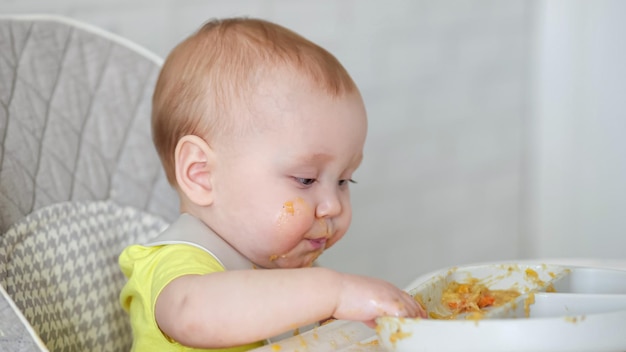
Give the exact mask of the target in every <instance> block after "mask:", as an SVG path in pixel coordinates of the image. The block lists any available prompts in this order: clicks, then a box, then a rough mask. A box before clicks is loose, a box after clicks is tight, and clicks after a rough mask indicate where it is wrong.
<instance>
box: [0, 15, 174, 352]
mask: <svg viewBox="0 0 626 352" xmlns="http://www.w3.org/2000/svg"><path fill="white" fill-rule="evenodd" d="M160 65H161V59H159V58H158V57H156V56H155V55H154V54H152V53H150V52H148V51H146V50H144V49H142V48H140V47H138V46H137V45H135V44H133V43H131V42H129V41H127V40H124V39H122V38H119V37H116V36H115V35H112V34H110V33H107V32H105V31H103V30H100V29H97V28H94V27H91V26H88V25H85V24H82V23H78V22H76V21H73V20H69V19H66V18H61V17H54V16H2V17H0V233H1V235H0V284H1V285H2V286H3V287H4V289H5V290H6V292H7V293H8V294H9V295H10V296H11V298H12V299H13V301H14V302H15V304H16V305H17V307H18V308H19V309H20V311H21V312H22V313H23V315H24V316H25V317H26V319H27V320H28V322H29V323H30V324H31V325H32V327H33V328H34V330H35V332H36V333H37V335H38V336H39V337H40V338H41V340H42V341H43V342H44V344H45V345H46V346H47V348H48V349H49V350H50V351H124V350H126V351H127V350H129V348H130V346H131V344H132V340H131V330H130V325H129V322H128V316H127V314H126V313H125V312H123V310H122V308H121V306H120V304H119V302H118V300H119V298H118V295H119V292H120V290H121V287H122V285H123V284H124V282H125V279H124V276H123V275H122V273H121V272H120V270H119V268H118V265H117V257H118V255H119V253H120V252H121V250H122V249H123V248H124V247H125V246H126V245H128V244H130V243H133V242H136V241H145V240H147V239H150V238H151V237H153V236H156V234H158V233H159V232H160V230H162V229H163V228H164V227H165V226H167V223H168V222H170V221H172V220H174V219H175V218H176V216H177V214H178V198H177V196H176V194H175V192H174V190H173V189H172V188H171V187H170V185H169V184H168V182H167V180H166V177H165V175H164V173H163V171H162V168H161V165H160V162H159V159H158V157H157V154H156V151H155V149H154V146H153V144H152V140H151V127H150V109H151V97H152V90H153V87H154V84H155V81H156V78H157V75H158V72H159V68H160Z"/></svg>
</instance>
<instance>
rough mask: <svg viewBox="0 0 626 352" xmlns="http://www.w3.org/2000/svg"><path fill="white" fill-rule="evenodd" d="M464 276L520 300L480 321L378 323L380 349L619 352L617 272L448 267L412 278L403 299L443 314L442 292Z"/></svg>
mask: <svg viewBox="0 0 626 352" xmlns="http://www.w3.org/2000/svg"><path fill="white" fill-rule="evenodd" d="M527 269H532V270H533V271H535V272H536V273H537V274H538V275H537V277H533V275H528V274H527V273H526V270H527ZM470 277H472V278H477V279H480V280H481V282H482V283H484V284H485V285H486V286H487V287H489V288H490V289H517V290H519V291H520V292H521V295H520V296H519V297H517V298H516V299H515V300H513V301H511V302H510V303H507V304H504V305H502V306H499V307H494V308H492V309H490V310H488V311H487V313H485V315H484V317H483V319H481V320H465V319H459V320H436V319H405V318H394V317H382V318H379V319H378V320H377V323H378V327H377V333H378V338H379V341H380V344H381V345H382V346H384V347H385V349H387V350H389V351H464V352H469V351H626V271H625V270H614V269H600V268H589V267H579V266H564V265H547V264H507V263H501V264H487V265H474V266H465V267H455V268H451V269H446V270H441V271H438V272H435V273H431V274H429V275H425V276H422V277H420V278H418V279H417V280H415V281H414V282H413V283H412V284H411V285H410V286H409V293H411V294H413V295H420V296H421V298H422V300H423V302H424V305H425V306H426V310H427V311H428V312H436V313H439V314H445V313H446V312H447V309H446V308H445V307H444V306H443V305H442V304H441V293H442V291H443V290H444V288H445V287H446V286H447V284H448V283H449V282H451V281H458V282H463V281H464V280H466V279H467V278H470ZM552 289H554V291H555V292H546V290H548V291H553V290H552ZM533 298H534V303H533Z"/></svg>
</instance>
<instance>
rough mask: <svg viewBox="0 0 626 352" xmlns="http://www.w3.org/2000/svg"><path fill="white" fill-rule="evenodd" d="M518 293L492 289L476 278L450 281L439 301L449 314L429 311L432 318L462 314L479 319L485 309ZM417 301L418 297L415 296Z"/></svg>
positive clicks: (454, 316)
mask: <svg viewBox="0 0 626 352" xmlns="http://www.w3.org/2000/svg"><path fill="white" fill-rule="evenodd" d="M519 295H520V292H519V291H517V290H492V289H489V288H488V287H487V286H486V285H485V284H483V283H481V282H480V280H478V279H476V278H469V279H467V280H466V281H465V282H458V281H451V282H450V283H448V285H447V286H446V288H445V289H444V290H443V292H442V293H441V303H442V304H443V306H444V307H446V308H447V309H448V310H449V311H450V314H438V313H436V312H429V316H430V318H432V319H457V318H458V317H460V316H461V315H462V314H463V315H465V314H466V315H465V318H466V319H475V320H478V319H481V318H482V317H483V315H484V313H485V309H486V308H489V307H497V306H500V305H502V304H504V303H507V302H509V301H511V300H513V299H515V298H516V297H518V296H519ZM416 300H418V302H419V301H420V298H417V297H416Z"/></svg>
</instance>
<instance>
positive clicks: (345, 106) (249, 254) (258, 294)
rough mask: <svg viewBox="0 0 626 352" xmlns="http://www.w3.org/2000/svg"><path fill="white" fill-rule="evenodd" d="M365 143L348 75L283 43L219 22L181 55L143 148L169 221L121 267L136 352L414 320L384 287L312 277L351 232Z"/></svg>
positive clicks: (265, 28) (260, 24) (169, 71)
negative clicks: (315, 326)
mask: <svg viewBox="0 0 626 352" xmlns="http://www.w3.org/2000/svg"><path fill="white" fill-rule="evenodd" d="M366 130H367V119H366V113H365V107H364V104H363V100H362V98H361V95H360V93H359V91H358V89H357V87H356V86H355V84H354V82H353V81H352V79H351V78H350V76H349V75H348V73H347V72H346V70H345V69H344V68H343V67H342V65H341V64H340V63H339V62H338V61H337V59H336V58H335V57H333V56H332V55H331V54H330V53H328V52H327V51H326V50H324V49H322V48H320V47H319V46H317V45H315V44H313V43H311V42H310V41H308V40H306V39H305V38H303V37H301V36H299V35H298V34H295V33H294V32H292V31H290V30H288V29H285V28H283V27H281V26H278V25H276V24H273V23H269V22H266V21H263V20H258V19H245V18H235V19H225V20H215V21H211V22H209V23H207V24H205V25H204V26H203V27H202V28H200V29H199V30H198V32H196V33H195V34H193V35H191V36H190V37H189V38H187V39H186V40H185V41H183V42H182V43H181V44H179V45H178V46H177V47H176V48H175V49H174V50H173V51H172V52H171V53H170V55H169V56H168V57H167V60H166V61H165V63H164V65H163V68H162V70H161V73H160V76H159V79H158V82H157V85H156V90H155V93H154V97H153V115H152V132H153V138H154V143H155V145H156V148H157V151H158V153H159V156H160V158H161V161H162V163H163V167H164V169H165V171H166V173H167V177H168V180H169V182H170V183H171V184H172V185H173V187H175V189H176V190H177V191H178V194H179V195H180V212H181V215H180V217H179V219H178V220H177V221H175V222H174V223H173V224H172V225H171V226H170V227H169V228H168V229H166V230H165V231H164V232H163V233H162V234H161V235H159V236H158V238H157V239H155V241H154V242H153V243H149V244H144V245H132V246H129V247H128V248H126V249H125V250H124V252H123V253H122V254H121V256H120V259H119V261H120V266H121V268H122V271H123V272H124V274H125V275H126V276H127V277H128V283H127V284H126V286H125V287H124V289H123V291H122V293H121V297H120V300H121V303H122V305H123V307H124V308H125V309H126V310H127V311H128V312H129V314H130V318H131V324H132V328H133V335H134V343H133V350H135V351H183V350H186V349H189V350H193V349H222V350H228V351H231V350H232V351H235V350H237V351H239V350H247V349H251V348H254V347H257V346H260V345H261V344H263V342H264V340H266V339H267V338H270V337H272V336H275V335H278V334H280V333H283V332H285V331H288V330H290V329H295V328H297V327H300V326H304V325H307V324H311V323H314V322H318V321H321V320H324V319H327V318H329V317H333V318H337V319H348V320H356V321H363V322H365V323H366V324H368V325H369V326H371V327H373V326H375V322H374V320H375V319H376V317H379V316H384V315H391V316H403V317H425V313H424V311H423V310H422V308H421V307H420V306H419V305H418V304H417V303H416V302H415V300H413V298H412V297H410V296H409V295H408V294H407V293H405V292H403V291H402V290H400V289H398V288H396V287H394V286H393V285H391V284H390V283H387V282H385V281H382V280H378V279H374V278H368V277H363V276H357V275H351V274H344V273H340V272H336V271H333V270H329V269H326V268H322V267H316V266H314V265H313V264H314V262H315V260H316V259H317V257H319V256H320V255H321V254H322V253H323V252H324V250H326V249H328V248H330V247H331V246H332V245H334V244H335V243H336V242H337V241H339V240H340V239H341V238H342V237H343V235H344V234H345V233H346V231H347V229H348V226H349V224H350V220H351V216H352V212H351V206H350V190H349V184H350V183H352V182H354V181H353V180H352V175H353V173H354V172H355V171H356V169H357V168H358V167H359V164H360V163H361V160H362V158H363V145H364V142H365V135H366ZM267 269H271V270H267ZM183 346H184V347H183Z"/></svg>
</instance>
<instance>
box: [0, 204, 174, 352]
mask: <svg viewBox="0 0 626 352" xmlns="http://www.w3.org/2000/svg"><path fill="white" fill-rule="evenodd" d="M165 226H167V223H166V222H165V221H164V220H163V219H161V218H160V217H158V216H154V215H150V214H148V213H145V212H143V211H140V210H137V209H135V208H133V207H130V206H120V205H117V204H115V203H114V202H111V201H95V202H65V203H59V204H55V205H51V206H47V207H44V208H41V209H39V210H37V211H35V212H33V213H32V214H30V215H28V216H26V217H25V218H23V219H22V220H20V221H18V222H17V223H15V224H14V225H13V226H12V227H11V228H9V230H8V231H7V232H6V233H5V234H4V236H2V237H1V238H0V284H2V286H3V287H4V288H5V289H6V291H7V292H8V293H9V295H10V296H11V297H12V298H13V300H14V301H15V303H16V305H17V306H18V307H19V308H20V310H21V311H22V313H23V314H24V316H25V317H26V319H28V321H29V322H30V323H31V325H32V326H33V328H34V329H35V331H36V332H37V334H38V335H39V336H40V337H41V339H42V341H43V342H44V343H45V344H46V346H47V347H48V348H49V349H50V351H128V350H130V347H131V344H132V336H131V328H130V323H129V319H128V315H127V314H126V313H125V312H124V311H123V309H122V308H121V306H120V304H119V293H120V291H121V289H122V286H123V285H124V282H125V278H124V275H123V274H122V272H121V271H120V270H119V267H118V265H117V258H118V256H119V253H120V252H121V251H122V249H123V248H124V247H125V246H127V245H129V244H131V243H136V242H140V243H145V242H147V241H149V240H150V239H152V238H153V237H155V236H156V235H158V233H159V232H160V231H162V230H163V229H164V228H165Z"/></svg>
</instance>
